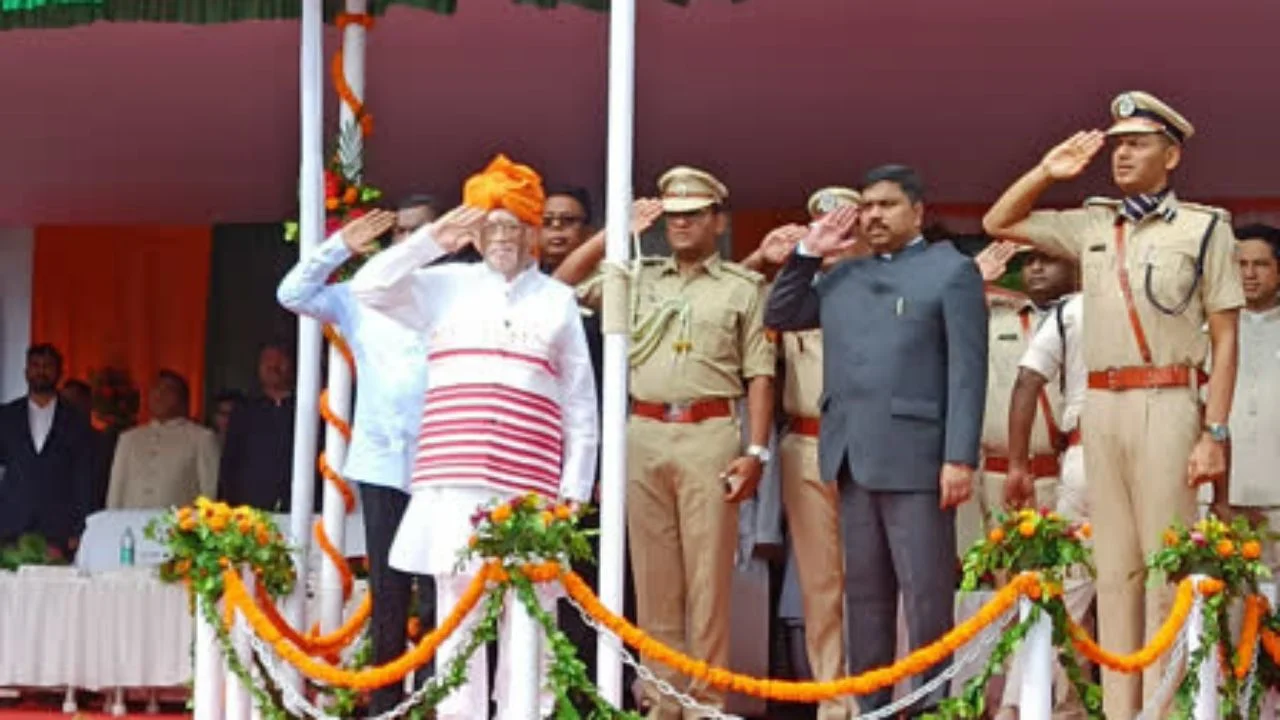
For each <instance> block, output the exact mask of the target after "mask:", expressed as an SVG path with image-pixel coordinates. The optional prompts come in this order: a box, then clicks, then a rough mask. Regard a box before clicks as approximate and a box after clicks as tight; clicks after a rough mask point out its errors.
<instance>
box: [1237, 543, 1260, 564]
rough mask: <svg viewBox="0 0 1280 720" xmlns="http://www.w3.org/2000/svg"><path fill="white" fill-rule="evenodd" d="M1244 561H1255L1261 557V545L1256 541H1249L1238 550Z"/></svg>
mask: <svg viewBox="0 0 1280 720" xmlns="http://www.w3.org/2000/svg"><path fill="white" fill-rule="evenodd" d="M1240 554H1241V555H1243V556H1244V559H1245V560H1257V559H1258V558H1260V557H1262V545H1261V544H1260V543H1259V542H1258V541H1257V540H1249V541H1247V542H1245V544H1244V546H1243V547H1241V548H1240Z"/></svg>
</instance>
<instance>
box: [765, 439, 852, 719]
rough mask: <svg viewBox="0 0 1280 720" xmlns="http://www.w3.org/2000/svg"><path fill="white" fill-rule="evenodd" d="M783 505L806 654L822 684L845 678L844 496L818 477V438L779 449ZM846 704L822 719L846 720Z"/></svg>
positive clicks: (824, 712)
mask: <svg viewBox="0 0 1280 720" xmlns="http://www.w3.org/2000/svg"><path fill="white" fill-rule="evenodd" d="M778 461H779V462H780V463H781V470H782V506H783V508H784V509H785V510H786V513H787V532H788V533H790V535H791V545H792V549H793V552H794V555H793V557H794V558H795V563H796V571H797V573H798V574H799V576H800V593H801V595H802V597H803V602H804V637H805V649H806V651H807V654H808V657H809V667H810V668H811V669H812V670H813V677H814V679H815V680H818V681H828V680H835V679H837V678H839V677H842V676H843V675H844V674H845V657H844V551H843V548H842V543H843V539H842V538H841V535H840V494H839V491H838V490H837V489H836V484H835V483H834V482H829V483H824V482H823V481H822V478H821V477H819V475H818V439H817V438H815V437H810V436H807V435H801V434H799V433H788V434H787V435H785V436H783V438H782V441H781V442H780V443H779V444H778ZM849 715H850V708H849V703H848V701H847V700H843V699H839V698H837V699H834V700H828V701H826V702H824V703H822V704H821V705H819V707H818V720H845V719H846V718H848V717H849Z"/></svg>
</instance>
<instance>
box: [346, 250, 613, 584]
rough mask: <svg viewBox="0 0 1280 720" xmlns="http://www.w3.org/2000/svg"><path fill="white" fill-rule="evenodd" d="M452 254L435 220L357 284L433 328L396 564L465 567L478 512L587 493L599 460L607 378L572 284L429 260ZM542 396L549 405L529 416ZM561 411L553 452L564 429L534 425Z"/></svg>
mask: <svg viewBox="0 0 1280 720" xmlns="http://www.w3.org/2000/svg"><path fill="white" fill-rule="evenodd" d="M441 252H442V251H441V249H440V248H439V246H437V245H436V244H435V242H434V241H433V240H432V239H431V236H430V233H429V230H422V231H419V232H418V233H415V234H414V235H413V236H411V237H410V238H409V239H407V240H405V241H404V242H403V243H401V244H399V245H397V246H395V247H392V248H390V249H388V250H385V251H383V252H382V253H379V254H378V255H376V256H374V257H373V258H372V259H371V260H370V261H369V262H368V264H366V265H365V266H364V267H363V268H362V269H361V270H360V272H359V273H358V274H357V275H356V277H355V278H354V279H353V280H352V282H351V291H352V294H353V295H354V296H355V297H356V298H357V299H359V300H360V301H362V302H365V303H367V304H368V305H370V306H371V307H373V308H375V309H377V310H380V311H381V312H384V313H386V314H387V315H389V316H391V317H393V318H395V319H396V320H399V321H400V322H402V323H404V324H405V325H407V326H409V327H411V328H414V329H415V330H417V331H419V332H420V333H422V334H423V336H424V337H425V338H426V341H425V344H426V347H427V353H428V357H430V359H431V365H430V370H429V372H428V389H427V398H428V401H427V405H428V408H427V410H426V412H425V413H424V416H423V425H422V428H423V432H422V435H421V436H420V438H419V443H418V453H417V456H416V459H415V464H414V470H413V476H414V482H413V484H412V488H411V489H412V499H411V500H410V503H409V507H408V509H407V510H406V511H405V516H404V519H403V520H402V521H401V525H400V531H399V532H398V533H397V536H396V541H395V543H394V545H393V546H392V549H391V564H392V566H393V567H396V568H399V569H401V570H405V571H408V572H415V573H422V574H446V573H452V572H454V571H455V568H456V566H457V562H458V554H459V552H460V551H461V550H462V549H463V548H465V547H466V544H467V540H468V539H469V537H470V536H471V533H472V531H473V528H472V527H471V523H470V518H471V516H472V515H473V514H474V513H475V511H476V509H477V508H478V507H479V506H481V505H484V504H486V503H488V502H490V501H492V500H494V499H505V498H509V497H513V496H516V495H521V494H524V493H526V492H531V491H532V492H541V493H542V494H544V495H545V494H550V492H551V491H553V490H555V491H558V493H557V494H559V495H560V496H563V497H565V498H568V499H572V500H579V501H583V500H587V499H588V498H589V496H590V492H591V486H592V482H593V480H594V477H595V462H596V438H597V422H598V418H597V412H596V395H595V384H594V380H593V376H592V370H591V357H590V354H589V353H588V350H587V344H586V336H585V333H584V332H583V329H582V321H581V316H580V314H579V312H578V306H577V301H576V298H575V296H574V292H573V290H572V289H571V288H569V287H568V286H566V285H564V284H562V283H560V282H558V281H555V280H553V279H551V278H548V277H547V276H546V275H543V274H542V273H541V272H540V271H538V270H537V269H536V268H532V267H531V268H529V269H528V270H525V271H523V272H522V273H520V274H519V275H517V276H516V277H515V278H514V279H513V280H511V281H507V279H506V278H505V277H503V276H502V275H501V274H499V273H497V272H494V271H493V270H492V269H490V268H489V267H488V266H487V265H483V264H480V265H446V266H437V267H429V268H424V267H423V266H424V265H425V264H426V263H428V262H430V261H431V260H432V259H434V258H435V257H438V256H439V255H440V254H441ZM426 361H427V358H424V359H423V362H426ZM525 370H528V371H527V372H526V371H525ZM459 396H462V397H463V398H464V399H463V400H459V399H458V397H459ZM433 398H435V399H434V400H433ZM539 403H543V404H544V405H545V409H546V413H544V414H543V415H539V416H536V417H535V416H532V415H527V416H522V415H521V413H529V412H532V411H531V410H530V407H532V406H533V405H537V404H539ZM553 406H554V407H553ZM443 415H449V416H450V417H449V418H447V421H442V416H443ZM521 417H525V418H526V419H525V421H523V422H521V420H520V418H521ZM549 417H555V418H556V421H557V422H558V423H559V424H560V427H559V428H554V430H555V431H556V432H555V433H554V437H555V438H556V443H557V444H558V447H551V448H549V450H548V449H547V441H548V438H550V437H553V435H551V434H548V433H542V434H537V433H536V432H535V429H536V428H535V426H537V425H539V424H545V422H546V420H547V418H549ZM530 437H532V438H533V439H532V440H529V439H528V438H530ZM442 468H443V470H442ZM548 468H549V472H550V476H549V478H548V470H547V469H548ZM548 479H549V480H550V482H547V480H548ZM557 480H558V482H557ZM556 485H558V487H554V486H556Z"/></svg>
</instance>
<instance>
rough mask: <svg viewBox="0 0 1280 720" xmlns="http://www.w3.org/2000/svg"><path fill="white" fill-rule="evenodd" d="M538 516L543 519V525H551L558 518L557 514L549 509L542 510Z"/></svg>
mask: <svg viewBox="0 0 1280 720" xmlns="http://www.w3.org/2000/svg"><path fill="white" fill-rule="evenodd" d="M538 518H539V519H540V520H542V526H543V527H547V526H549V525H551V523H553V522H555V520H556V516H555V514H553V513H552V512H550V511H548V510H543V511H542V512H540V513H538Z"/></svg>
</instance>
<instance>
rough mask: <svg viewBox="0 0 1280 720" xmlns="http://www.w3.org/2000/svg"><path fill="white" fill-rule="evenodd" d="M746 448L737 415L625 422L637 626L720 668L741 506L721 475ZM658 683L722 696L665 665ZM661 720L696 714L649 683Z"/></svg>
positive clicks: (719, 702)
mask: <svg viewBox="0 0 1280 720" xmlns="http://www.w3.org/2000/svg"><path fill="white" fill-rule="evenodd" d="M741 452H742V433H741V430H740V429H739V424H738V421H737V420H736V419H734V418H712V419H709V420H704V421H702V422H700V423H664V422H659V421H656V420H650V419H647V418H641V417H635V416H633V417H632V418H631V420H630V423H629V424H628V426H627V532H628V536H629V545H630V549H631V569H632V573H633V574H634V576H635V588H636V616H637V619H638V621H639V625H640V629H642V630H644V631H645V632H646V633H647V634H648V635H649V636H650V637H652V638H653V639H655V640H657V641H658V642H661V643H662V644H664V645H666V646H668V647H670V648H672V649H675V650H678V651H680V652H683V653H686V654H688V655H689V656H691V657H694V658H697V659H698V660H703V661H705V662H707V663H708V664H710V665H714V666H718V667H728V666H729V619H730V605H729V604H730V602H731V599H730V598H731V593H730V588H731V585H732V582H733V556H734V552H735V551H736V549H737V540H738V534H737V533H738V507H737V506H736V505H732V504H730V503H727V502H725V500H724V481H723V480H721V478H720V473H721V472H723V471H724V469H725V467H726V466H727V465H728V464H729V463H730V462H731V461H732V460H733V459H734V458H736V457H738V456H739V455H740V454H741ZM648 667H649V669H650V670H652V671H653V672H654V673H655V674H656V675H657V676H658V677H659V678H662V679H663V680H665V681H667V682H669V683H671V685H672V686H673V687H675V688H676V689H679V690H682V691H685V692H688V693H689V694H690V695H692V696H693V697H695V698H697V699H698V700H699V701H700V702H702V703H704V704H706V705H709V706H712V707H716V708H723V707H724V700H725V699H724V695H723V694H722V693H720V692H718V691H715V690H713V689H710V688H707V687H706V686H705V685H703V684H702V683H693V682H691V681H690V679H689V678H687V677H684V676H682V675H680V674H679V673H677V672H676V671H674V670H671V669H670V668H668V667H667V666H665V665H659V664H650V665H648ZM644 692H645V697H646V699H647V700H648V703H649V707H650V708H651V710H650V712H649V715H648V717H649V718H655V719H658V720H675V719H677V718H681V717H682V716H683V718H684V719H685V720H694V719H696V718H699V717H701V716H700V715H699V714H697V713H694V712H692V711H683V714H682V709H681V707H680V705H679V704H678V703H676V702H675V700H673V699H670V698H666V697H663V696H662V695H660V694H659V692H658V690H657V688H655V687H652V686H646V687H645V691H644Z"/></svg>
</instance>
